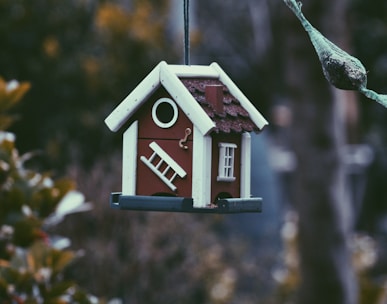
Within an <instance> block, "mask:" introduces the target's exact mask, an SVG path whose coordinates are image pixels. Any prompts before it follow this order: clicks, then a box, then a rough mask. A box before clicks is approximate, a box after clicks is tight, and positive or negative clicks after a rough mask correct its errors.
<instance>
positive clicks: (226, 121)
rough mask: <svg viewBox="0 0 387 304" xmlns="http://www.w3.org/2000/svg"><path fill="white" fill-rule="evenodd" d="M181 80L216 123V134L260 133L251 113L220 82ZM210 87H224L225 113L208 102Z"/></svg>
mask: <svg viewBox="0 0 387 304" xmlns="http://www.w3.org/2000/svg"><path fill="white" fill-rule="evenodd" d="M180 80H181V82H182V83H183V84H184V86H185V87H186V88H187V89H188V91H189V92H190V93H191V94H192V96H193V97H194V98H195V99H196V101H197V102H198V103H199V104H200V106H201V107H202V108H203V110H204V111H205V112H206V113H207V115H208V116H209V117H210V118H211V119H212V120H213V121H214V123H215V124H216V129H215V132H217V133H219V132H221V133H231V132H236V133H242V132H252V131H256V132H257V131H259V128H258V127H257V126H256V125H255V124H254V122H253V121H252V120H251V119H250V116H249V113H248V112H247V111H246V110H245V109H244V108H243V107H242V105H241V104H240V102H239V101H238V100H237V99H236V98H235V97H234V96H233V95H232V94H231V93H230V92H229V90H228V88H227V86H225V85H224V84H223V83H222V82H221V81H220V80H218V79H203V78H180ZM208 85H221V86H223V112H221V113H219V112H217V111H215V109H214V107H213V106H212V104H211V103H210V102H208V101H207V100H206V96H205V92H206V86H208Z"/></svg>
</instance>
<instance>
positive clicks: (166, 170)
mask: <svg viewBox="0 0 387 304" xmlns="http://www.w3.org/2000/svg"><path fill="white" fill-rule="evenodd" d="M169 169H171V166H169V165H168V166H167V167H166V168H165V169H164V171H163V173H162V174H163V175H164V176H165V175H166V174H167V172H168V170H169ZM175 174H176V173H175Z"/></svg>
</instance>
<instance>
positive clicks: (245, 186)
mask: <svg viewBox="0 0 387 304" xmlns="http://www.w3.org/2000/svg"><path fill="white" fill-rule="evenodd" d="M240 192H241V198H249V197H250V196H251V135H250V134H249V133H247V132H244V133H243V134H242V145H241V190H240Z"/></svg>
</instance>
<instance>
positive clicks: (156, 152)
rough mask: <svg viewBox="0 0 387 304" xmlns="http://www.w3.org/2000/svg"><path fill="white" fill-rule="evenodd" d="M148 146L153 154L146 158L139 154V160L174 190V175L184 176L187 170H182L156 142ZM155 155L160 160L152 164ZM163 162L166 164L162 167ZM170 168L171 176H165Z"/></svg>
mask: <svg viewBox="0 0 387 304" xmlns="http://www.w3.org/2000/svg"><path fill="white" fill-rule="evenodd" d="M149 147H150V148H151V149H152V150H153V154H152V155H151V156H150V157H149V159H148V158H146V157H145V156H141V157H140V159H141V161H142V162H143V163H144V164H145V165H147V166H148V168H149V169H151V170H152V171H153V173H155V174H156V175H157V176H158V177H159V178H160V179H161V180H162V181H163V182H164V183H165V184H166V185H167V186H168V187H169V188H170V189H171V190H172V191H176V189H177V187H176V186H175V185H174V184H173V180H174V179H175V178H176V176H179V177H181V178H184V177H185V176H186V175H187V172H185V171H184V169H183V168H182V167H180V166H179V164H178V163H177V162H175V161H174V160H173V158H172V157H170V156H169V155H168V154H167V152H165V151H164V150H163V149H162V148H161V147H160V146H159V145H158V144H157V143H156V142H154V141H153V142H151V143H150V144H149ZM156 156H158V157H159V158H160V160H159V161H158V162H157V163H156V164H154V160H155V159H156ZM163 163H165V164H166V165H167V166H166V167H165V168H164V169H162V164H163ZM161 170H162V171H161ZM170 170H172V171H173V173H172V176H171V177H169V178H168V177H167V174H168V173H169V171H170Z"/></svg>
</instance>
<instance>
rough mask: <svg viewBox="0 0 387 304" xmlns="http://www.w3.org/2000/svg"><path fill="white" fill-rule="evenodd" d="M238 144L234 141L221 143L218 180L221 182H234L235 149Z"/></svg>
mask: <svg viewBox="0 0 387 304" xmlns="http://www.w3.org/2000/svg"><path fill="white" fill-rule="evenodd" d="M237 147H238V146H237V145H236V144H233V143H224V142H221V143H219V166H218V176H217V178H216V180H217V181H220V182H233V181H235V179H236V178H235V176H234V165H235V164H234V163H235V149H236V148H237Z"/></svg>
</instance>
